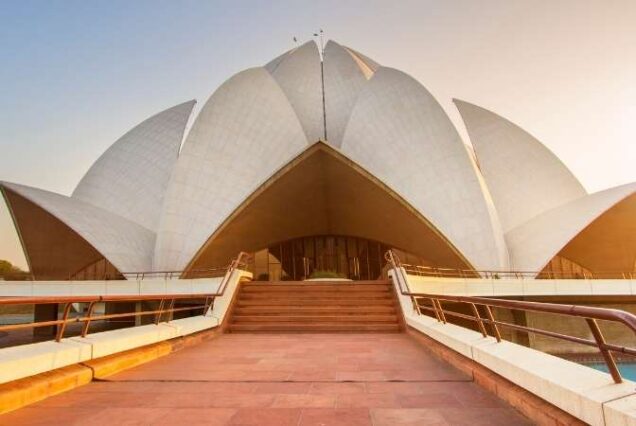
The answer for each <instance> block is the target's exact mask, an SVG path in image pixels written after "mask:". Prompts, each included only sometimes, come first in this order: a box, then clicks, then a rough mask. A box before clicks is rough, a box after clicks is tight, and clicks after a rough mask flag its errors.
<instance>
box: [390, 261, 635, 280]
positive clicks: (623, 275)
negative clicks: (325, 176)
mask: <svg viewBox="0 0 636 426" xmlns="http://www.w3.org/2000/svg"><path fill="white" fill-rule="evenodd" d="M402 267H403V268H404V269H405V270H406V271H407V272H408V273H409V274H411V275H419V276H425V277H438V278H444V277H448V278H491V279H502V278H515V279H524V278H528V279H536V278H539V279H603V278H607V277H617V278H618V277H620V278H618V279H636V272H634V271H621V272H618V271H595V272H590V271H586V272H581V273H580V274H579V275H578V276H577V275H575V274H574V273H570V272H556V271H544V270H541V271H515V270H476V269H457V268H438V267H435V266H424V265H411V264H408V263H403V264H402Z"/></svg>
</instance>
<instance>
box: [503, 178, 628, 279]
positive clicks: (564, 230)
mask: <svg viewBox="0 0 636 426" xmlns="http://www.w3.org/2000/svg"><path fill="white" fill-rule="evenodd" d="M634 193H636V182H633V183H629V184H625V185H621V186H617V187H614V188H609V189H606V190H604V191H599V192H596V193H594V194H590V195H587V196H583V197H580V198H578V199H577V200H574V201H572V202H570V203H567V204H565V205H563V206H560V207H557V208H554V209H552V210H549V211H547V212H544V213H543V214H540V215H538V216H536V217H534V218H533V219H531V220H529V221H528V222H526V223H524V224H522V225H520V226H518V227H516V228H514V229H513V230H511V231H509V232H508V233H507V234H506V241H507V242H508V247H509V249H510V253H511V257H512V263H513V268H514V269H516V270H523V271H537V272H538V271H540V270H541V269H543V267H545V265H546V264H547V263H548V262H549V261H550V260H551V259H552V258H553V257H554V256H556V255H557V254H558V253H559V252H560V251H561V249H563V248H564V247H565V246H566V245H567V244H568V243H569V242H570V241H572V240H573V239H574V238H575V237H576V236H577V235H578V234H579V233H580V232H581V231H583V230H584V229H585V228H586V227H587V226H588V225H590V224H591V223H592V222H594V220H596V219H597V218H598V217H600V216H601V215H602V214H603V213H605V212H607V211H608V210H610V209H611V208H612V207H613V206H615V205H616V204H618V203H620V202H621V201H623V200H624V199H626V198H627V197H629V196H631V195H633V194H634Z"/></svg>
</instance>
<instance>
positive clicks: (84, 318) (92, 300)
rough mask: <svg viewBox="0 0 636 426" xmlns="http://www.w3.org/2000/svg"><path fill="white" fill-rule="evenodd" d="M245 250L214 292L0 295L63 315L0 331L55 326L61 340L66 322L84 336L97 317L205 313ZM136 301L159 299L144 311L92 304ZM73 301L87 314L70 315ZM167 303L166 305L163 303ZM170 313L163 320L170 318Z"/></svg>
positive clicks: (157, 319) (4, 302) (12, 302)
mask: <svg viewBox="0 0 636 426" xmlns="http://www.w3.org/2000/svg"><path fill="white" fill-rule="evenodd" d="M247 257H248V254H247V253H244V252H241V253H239V255H238V256H237V257H236V259H234V260H233V261H232V262H231V263H230V264H229V265H228V267H227V268H226V269H225V275H224V276H223V280H222V281H221V283H220V284H219V287H218V288H217V290H216V292H214V293H204V294H196V293H193V294H153V295H108V296H60V297H57V296H43V297H0V306H3V305H44V304H63V305H64V309H63V314H62V318H60V319H56V320H50V321H37V322H31V323H20V324H8V325H0V332H2V331H15V330H21V329H27V328H38V327H49V326H58V330H57V333H56V336H55V341H56V342H60V341H61V340H62V338H64V332H65V330H66V326H67V324H70V323H80V322H81V323H83V327H82V333H81V336H82V337H86V335H87V334H88V332H89V327H90V324H91V322H92V321H100V320H107V319H115V318H128V317H141V316H148V315H155V324H159V323H160V322H161V319H162V317H163V316H164V315H165V314H171V313H174V312H182V311H192V310H198V309H202V315H205V314H206V313H207V312H208V310H209V309H211V308H212V306H213V304H214V300H215V298H217V297H221V296H223V295H224V294H225V290H226V289H227V286H228V284H229V282H230V280H231V278H232V275H233V273H234V271H236V270H237V269H240V268H241V267H242V266H244V265H246V259H247ZM195 299H199V300H200V299H204V303H203V304H198V305H194V306H187V307H178V308H175V307H174V304H175V301H177V300H195ZM139 301H159V307H158V309H150V310H145V311H135V312H124V313H116V314H105V315H93V311H94V309H95V305H96V304H97V303H103V302H139ZM75 303H88V308H87V310H86V315H81V316H78V317H74V318H69V316H70V313H71V307H72V306H73V304H75ZM166 304H167V305H166ZM170 317H171V316H170V315H169V316H168V318H167V320H166V321H165V322H169V321H170Z"/></svg>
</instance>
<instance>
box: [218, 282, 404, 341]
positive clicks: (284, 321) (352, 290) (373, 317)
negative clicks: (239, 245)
mask: <svg viewBox="0 0 636 426" xmlns="http://www.w3.org/2000/svg"><path fill="white" fill-rule="evenodd" d="M396 302H397V300H396V298H395V296H394V290H393V287H392V285H391V284H390V283H389V282H388V281H363V282H360V281H357V282H342V281H333V282H330V281H321V282H302V281H301V282H297V281H286V282H274V283H271V282H251V283H243V284H242V285H241V287H240V289H239V293H238V295H237V300H236V303H235V305H234V307H233V311H232V316H231V319H230V323H229V326H228V330H229V331H230V332H292V333H293V332H316V331H319V332H349V331H356V332H387V331H388V332H391V331H399V330H400V328H401V324H400V318H399V316H398V312H399V309H398V306H397V304H396Z"/></svg>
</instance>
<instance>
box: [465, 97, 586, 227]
mask: <svg viewBox="0 0 636 426" xmlns="http://www.w3.org/2000/svg"><path fill="white" fill-rule="evenodd" d="M453 102H454V103H455V105H456V107H457V109H458V110H459V113H460V115H461V116H462V119H463V120H464V124H465V125H466V130H467V131H468V135H469V136H470V140H471V142H472V144H473V147H474V150H475V154H476V157H477V161H478V164H479V168H480V170H481V173H482V174H483V176H484V178H485V180H486V183H487V185H488V188H489V189H490V193H491V195H492V198H493V201H494V203H495V205H496V207H497V211H498V212H499V217H500V220H501V223H502V227H503V229H504V232H508V231H510V230H511V229H513V228H515V227H517V226H519V225H521V224H523V223H525V222H526V221H528V220H530V219H531V218H532V217H534V216H537V215H539V214H541V213H543V212H545V211H548V210H550V209H553V208H555V207H558V206H560V205H563V204H566V203H568V202H570V201H572V200H575V199H577V198H579V197H582V196H584V195H586V194H587V192H586V191H585V189H584V188H583V186H582V185H581V184H580V182H579V181H578V180H577V178H576V177H575V176H574V175H573V174H572V172H570V170H569V169H568V168H567V167H566V166H565V164H563V162H561V160H560V159H559V158H558V157H557V156H556V155H554V153H552V151H550V150H549V149H548V148H547V147H546V146H545V145H543V144H542V143H541V142H540V141H539V140H537V139H536V138H535V137H533V136H532V135H530V134H529V133H528V132H526V131H525V130H523V129H522V128H521V127H519V126H517V125H516V124H514V123H512V122H511V121H509V120H507V119H505V118H503V117H501V116H499V115H497V114H495V113H494V112H492V111H489V110H487V109H485V108H482V107H480V106H477V105H474V104H471V103H468V102H464V101H461V100H458V99H454V100H453Z"/></svg>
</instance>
